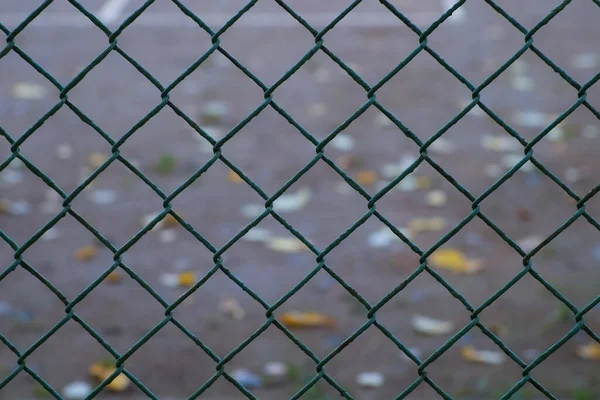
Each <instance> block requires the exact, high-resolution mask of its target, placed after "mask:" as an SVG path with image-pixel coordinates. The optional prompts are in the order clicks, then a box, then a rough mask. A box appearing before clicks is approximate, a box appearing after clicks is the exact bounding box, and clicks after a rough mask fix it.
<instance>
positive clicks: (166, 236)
mask: <svg viewBox="0 0 600 400" xmlns="http://www.w3.org/2000/svg"><path fill="white" fill-rule="evenodd" d="M176 239H177V232H176V231H175V229H164V230H162V231H160V233H159V234H158V240H160V241H161V243H173V242H174V241H175V240H176Z"/></svg>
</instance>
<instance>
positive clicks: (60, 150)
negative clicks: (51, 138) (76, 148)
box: [56, 144, 73, 160]
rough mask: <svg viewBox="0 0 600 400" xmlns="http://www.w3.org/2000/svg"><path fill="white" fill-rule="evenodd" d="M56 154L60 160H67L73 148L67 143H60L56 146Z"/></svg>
mask: <svg viewBox="0 0 600 400" xmlns="http://www.w3.org/2000/svg"><path fill="white" fill-rule="evenodd" d="M56 156H57V157H58V158H60V159H61V160H68V159H69V158H71V157H72V156H73V148H72V147H71V146H69V145H68V144H61V145H60V146H58V147H57V148H56Z"/></svg>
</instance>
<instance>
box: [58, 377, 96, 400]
mask: <svg viewBox="0 0 600 400" xmlns="http://www.w3.org/2000/svg"><path fill="white" fill-rule="evenodd" d="M92 390H93V388H92V385H90V384H89V383H87V382H84V381H75V382H71V383H69V384H68V385H67V386H65V387H64V389H63V391H62V392H63V396H65V399H66V400H81V399H85V398H86V397H87V396H88V395H89V394H90V393H91V392H92Z"/></svg>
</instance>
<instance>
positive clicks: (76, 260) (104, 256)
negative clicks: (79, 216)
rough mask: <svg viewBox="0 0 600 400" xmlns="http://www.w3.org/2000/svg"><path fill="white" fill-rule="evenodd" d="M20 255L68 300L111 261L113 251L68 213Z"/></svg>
mask: <svg viewBox="0 0 600 400" xmlns="http://www.w3.org/2000/svg"><path fill="white" fill-rule="evenodd" d="M45 218H46V219H49V217H48V216H45ZM23 258H24V259H25V260H26V261H27V262H29V263H30V264H31V265H33V266H34V268H36V269H37V270H38V272H39V273H41V274H42V275H43V276H44V277H45V278H46V279H48V280H49V281H50V282H52V284H54V285H55V286H56V287H57V288H58V289H59V290H60V291H62V292H63V293H64V295H65V296H67V298H68V299H69V300H71V299H73V298H74V297H75V296H76V295H78V294H79V293H80V292H81V291H82V290H83V289H85V288H86V287H87V286H88V285H89V284H91V283H92V282H93V281H94V280H95V279H96V278H97V277H98V276H100V275H101V274H102V273H103V272H104V271H106V270H107V269H108V268H109V267H110V266H111V265H112V264H113V254H112V252H111V251H110V250H109V249H107V248H106V247H105V246H104V245H103V244H102V243H100V242H99V241H98V240H97V239H96V237H95V236H94V235H93V234H92V233H91V232H89V231H88V230H87V229H86V228H84V227H83V226H82V225H81V224H80V223H79V222H78V221H76V220H75V219H74V218H72V217H71V216H66V217H64V218H63V219H61V220H60V221H59V222H58V223H57V224H56V225H54V226H53V227H52V228H51V229H50V230H49V231H47V232H46V233H45V234H44V235H43V236H42V237H41V238H40V239H38V240H37V241H36V242H35V243H34V244H33V245H32V246H31V247H29V248H28V249H27V250H26V251H25V253H24V254H23Z"/></svg>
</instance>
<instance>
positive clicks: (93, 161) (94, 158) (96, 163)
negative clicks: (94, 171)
mask: <svg viewBox="0 0 600 400" xmlns="http://www.w3.org/2000/svg"><path fill="white" fill-rule="evenodd" d="M106 160H108V156H107V155H106V154H102V153H97V152H94V153H90V155H89V156H88V164H89V166H90V167H92V168H99V167H100V166H101V165H102V164H104V163H105V162H106Z"/></svg>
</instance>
